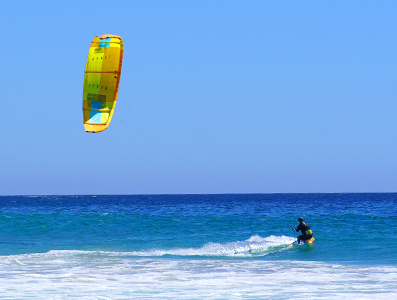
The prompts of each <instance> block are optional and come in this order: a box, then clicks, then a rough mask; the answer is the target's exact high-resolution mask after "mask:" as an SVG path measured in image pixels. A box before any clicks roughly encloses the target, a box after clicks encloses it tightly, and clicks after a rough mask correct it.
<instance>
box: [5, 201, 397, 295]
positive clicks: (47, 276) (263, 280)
mask: <svg viewBox="0 0 397 300" xmlns="http://www.w3.org/2000/svg"><path fill="white" fill-rule="evenodd" d="M298 217H302V218H303V219H304V220H305V221H306V222H307V223H309V225H310V227H311V229H312V230H313V232H314V237H315V239H316V240H315V242H314V243H313V244H310V245H299V246H298V245H295V246H292V247H289V246H288V245H289V244H291V243H292V242H293V241H294V240H295V239H296V236H297V233H296V232H295V231H293V230H292V229H291V227H296V226H297V225H298V221H297V219H298ZM0 299H397V194H394V193H388V194H381V193H376V194H221V195H103V196H101V195H96V196H89V195H84V196H79V195H75V196H72V195H70V196H55V195H54V196H1V197H0Z"/></svg>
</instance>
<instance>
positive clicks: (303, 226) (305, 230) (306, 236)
mask: <svg viewBox="0 0 397 300" xmlns="http://www.w3.org/2000/svg"><path fill="white" fill-rule="evenodd" d="M298 221H299V225H298V227H296V228H294V230H295V231H296V232H299V231H301V232H302V234H301V235H298V244H299V243H300V241H304V242H306V241H308V240H310V239H311V238H312V237H313V231H311V229H310V226H309V224H307V223H306V222H305V221H303V219H302V218H298Z"/></svg>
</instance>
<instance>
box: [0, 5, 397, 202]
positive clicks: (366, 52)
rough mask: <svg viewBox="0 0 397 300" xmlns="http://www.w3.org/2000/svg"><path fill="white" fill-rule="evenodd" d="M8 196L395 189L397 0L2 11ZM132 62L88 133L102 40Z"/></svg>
mask: <svg viewBox="0 0 397 300" xmlns="http://www.w3.org/2000/svg"><path fill="white" fill-rule="evenodd" d="M1 11H2V12H1V14H2V16H1V18H0V27H1V28H2V38H1V39H2V45H1V49H2V51H1V58H0V61H1V65H2V72H1V73H0V76H1V80H0V82H1V83H0V87H1V93H2V100H1V103H2V114H1V132H0V145H1V150H0V151H1V152H0V153H1V156H0V161H1V172H0V195H14V194H152V193H153V194H154V193H278V192H397V188H396V187H397V185H396V184H397V104H396V96H397V86H396V79H397V42H396V38H397V21H396V16H397V2H396V1H243V0H242V1H213V0H209V1H206V0H197V1H193V0H192V1H172V0H167V1H131V0H126V1H117V0H116V1H81V0H80V1H14V0H6V1H4V0H3V1H2V4H1ZM101 34H116V35H120V36H121V37H122V38H123V41H124V63H123V69H122V74H121V82H120V91H119V97H118V102H117V106H116V111H115V114H114V117H113V120H112V123H111V124H110V127H109V128H108V129H107V130H106V131H104V132H102V133H97V134H89V133H86V132H85V131H84V127H83V113H82V94H83V78H84V68H85V63H86V58H87V54H88V49H89V46H90V43H91V40H92V39H93V38H94V37H95V36H96V35H101Z"/></svg>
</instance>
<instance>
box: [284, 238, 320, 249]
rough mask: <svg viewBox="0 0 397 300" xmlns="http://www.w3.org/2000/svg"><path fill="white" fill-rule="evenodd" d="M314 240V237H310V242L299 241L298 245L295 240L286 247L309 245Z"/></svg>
mask: <svg viewBox="0 0 397 300" xmlns="http://www.w3.org/2000/svg"><path fill="white" fill-rule="evenodd" d="M314 240H315V238H314V237H312V238H311V239H310V240H307V241H300V243H299V244H298V241H297V240H296V241H295V242H293V243H292V244H289V245H288V247H291V246H294V245H305V244H311V243H313V242H314Z"/></svg>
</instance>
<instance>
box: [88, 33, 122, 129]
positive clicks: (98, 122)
mask: <svg viewBox="0 0 397 300" xmlns="http://www.w3.org/2000/svg"><path fill="white" fill-rule="evenodd" d="M122 62H123V40H122V39H121V37H119V36H117V35H111V34H105V35H100V36H99V37H98V36H96V37H95V38H94V39H93V41H92V43H91V46H90V51H89V52H88V58H87V64H86V67H85V77H84V93H83V114H84V127H85V130H86V131H87V132H93V133H94V132H101V131H104V130H105V129H106V128H108V126H109V124H110V121H111V120H112V116H113V111H114V108H115V106H116V100H117V92H118V90H119V82H120V74H121V65H122Z"/></svg>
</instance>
